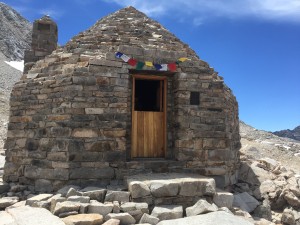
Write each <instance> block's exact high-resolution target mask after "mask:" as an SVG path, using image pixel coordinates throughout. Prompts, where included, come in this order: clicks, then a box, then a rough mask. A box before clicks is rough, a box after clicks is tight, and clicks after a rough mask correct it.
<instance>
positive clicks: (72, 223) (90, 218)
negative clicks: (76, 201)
mask: <svg viewBox="0 0 300 225" xmlns="http://www.w3.org/2000/svg"><path fill="white" fill-rule="evenodd" d="M62 221H63V222H64V223H65V224H66V225H83V224H84V225H101V224H102V223H103V216H102V215H99V214H78V215H72V216H68V217H65V218H63V219H62Z"/></svg>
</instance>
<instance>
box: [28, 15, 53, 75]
mask: <svg viewBox="0 0 300 225" xmlns="http://www.w3.org/2000/svg"><path fill="white" fill-rule="evenodd" d="M56 48H57V25H56V23H55V22H54V21H53V20H52V19H51V18H50V17H49V16H44V17H42V18H41V19H39V20H35V21H34V23H33V31H32V43H31V50H26V51H25V56H24V64H25V68H24V73H27V72H28V71H29V70H30V69H31V67H32V66H33V65H34V63H35V62H37V61H38V60H40V59H44V58H45V56H46V55H50V54H51V53H52V52H53V51H54V50H55V49H56Z"/></svg>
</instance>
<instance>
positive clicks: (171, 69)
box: [168, 63, 177, 71]
mask: <svg viewBox="0 0 300 225" xmlns="http://www.w3.org/2000/svg"><path fill="white" fill-rule="evenodd" d="M168 68H169V70H170V71H176V69H177V66H176V63H169V64H168Z"/></svg>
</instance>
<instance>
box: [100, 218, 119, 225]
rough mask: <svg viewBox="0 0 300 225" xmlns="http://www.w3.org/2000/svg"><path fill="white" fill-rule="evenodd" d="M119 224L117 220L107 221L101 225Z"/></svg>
mask: <svg viewBox="0 0 300 225" xmlns="http://www.w3.org/2000/svg"><path fill="white" fill-rule="evenodd" d="M119 224H120V220H118V219H109V220H107V221H106V222H105V223H103V224H102V225H119Z"/></svg>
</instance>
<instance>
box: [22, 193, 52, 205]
mask: <svg viewBox="0 0 300 225" xmlns="http://www.w3.org/2000/svg"><path fill="white" fill-rule="evenodd" d="M52 196H53V194H39V195H36V196H34V197H31V198H29V199H27V200H26V205H29V206H33V204H34V203H36V202H40V201H46V200H48V199H49V198H51V197H52Z"/></svg>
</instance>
